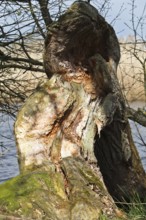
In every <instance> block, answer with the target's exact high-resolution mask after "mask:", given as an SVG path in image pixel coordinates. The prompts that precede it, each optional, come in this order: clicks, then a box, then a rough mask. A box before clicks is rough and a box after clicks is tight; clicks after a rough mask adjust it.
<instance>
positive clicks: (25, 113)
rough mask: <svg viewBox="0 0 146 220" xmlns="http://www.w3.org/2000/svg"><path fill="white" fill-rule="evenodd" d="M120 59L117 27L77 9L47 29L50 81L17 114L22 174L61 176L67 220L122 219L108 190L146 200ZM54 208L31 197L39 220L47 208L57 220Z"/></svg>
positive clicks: (89, 9) (82, 6) (83, 6)
mask: <svg viewBox="0 0 146 220" xmlns="http://www.w3.org/2000/svg"><path fill="white" fill-rule="evenodd" d="M119 59H120V49H119V44H118V40H117V37H116V35H115V32H114V30H113V28H112V27H111V26H110V25H109V24H107V22H106V21H105V20H104V18H102V17H101V16H100V15H99V13H98V11H97V10H96V9H95V8H94V7H93V6H91V5H89V4H88V3H86V2H82V1H81V2H80V1H78V2H75V3H74V4H73V5H72V6H71V7H70V8H69V9H68V11H67V12H66V13H65V14H63V15H62V16H61V17H60V18H59V20H58V21H57V22H54V23H52V24H51V25H50V26H49V30H48V36H47V38H46V41H45V52H44V66H45V70H46V73H47V75H48V77H49V78H50V79H49V80H48V81H47V82H46V83H45V84H44V85H42V86H40V87H38V88H37V89H36V91H35V92H34V93H33V94H32V95H31V96H30V97H29V98H28V100H27V101H26V102H25V104H24V106H23V107H22V109H21V110H20V112H19V114H18V117H17V120H16V123H15V136H16V141H17V147H18V154H19V162H20V169H21V173H22V175H25V172H27V173H28V172H30V174H31V175H33V173H34V172H35V173H37V170H38V169H43V170H41V172H43V171H44V170H46V169H47V172H48V175H47V177H46V178H50V176H51V177H52V179H51V180H50V181H51V183H53V184H55V181H56V179H54V178H55V176H56V175H60V177H59V178H60V179H61V182H60V183H59V184H60V185H61V186H62V184H63V188H60V190H61V189H62V192H63V194H61V199H60V200H59V196H58V195H59V191H57V196H56V197H54V198H58V201H60V202H59V205H60V204H61V202H62V199H63V201H64V206H63V207H65V206H66V209H65V211H62V213H64V218H63V219H84V220H85V219H94V218H95V219H100V216H101V214H106V216H108V217H109V218H112V219H113V218H114V217H115V218H116V219H117V216H118V215H119V212H118V211H117V208H116V206H115V205H114V201H113V200H112V198H111V196H110V195H109V194H108V192H107V189H108V191H109V192H110V194H111V195H112V196H113V197H114V198H115V199H118V200H120V201H121V200H122V199H123V197H124V198H126V197H129V196H132V195H133V194H134V193H138V194H139V195H140V196H142V195H145V189H146V178H145V172H144V170H143V167H142V165H141V161H140V158H139V155H138V153H137V150H136V148H135V145H134V143H133V141H132V137H131V131H130V127H129V123H128V119H127V117H126V110H125V109H126V108H125V102H124V99H123V96H122V93H121V90H120V87H119V83H118V80H117V76H116V70H117V65H118V62H119ZM85 161H86V162H85ZM50 164H51V165H50ZM52 164H53V165H52ZM46 166H47V168H46ZM52 166H53V173H54V177H53V174H52V173H50V172H52V171H50V169H51V167H52ZM40 167H43V168H40ZM44 167H45V168H44ZM97 167H98V168H100V170H99V169H97ZM100 171H101V172H100ZM102 176H103V179H104V182H105V185H106V187H107V189H106V187H105V186H104V183H103V181H102ZM26 178H27V177H25V179H26ZM44 181H45V180H44V179H42V182H41V183H42V184H41V186H42V188H43V189H45V188H44ZM16 182H17V181H16ZM18 182H19V180H18ZM24 182H25V181H23V183H24ZM53 184H52V185H53ZM10 185H11V184H10ZM24 186H25V184H24ZM47 186H48V185H47ZM28 189H29V187H28ZM47 190H48V188H47ZM53 192H54V194H55V195H56V191H53ZM29 193H30V194H31V190H30V191H29ZM41 193H43V191H42V192H41ZM41 195H42V197H41V198H45V196H44V195H43V194H41ZM49 195H50V194H49ZM103 195H105V197H104V196H103ZM16 196H17V195H16ZM51 196H52V194H51V195H50V197H51ZM103 197H104V198H103ZM0 198H1V197H0ZM2 198H4V197H2ZM29 198H30V197H29ZM51 198H52V197H51ZM15 199H16V197H15ZM45 199H46V198H45ZM0 201H1V200H0ZM20 201H21V200H20ZM53 201H54V200H53V199H52V203H50V201H48V202H47V203H45V205H44V207H42V206H41V203H42V199H40V198H38V197H37V200H36V199H35V197H33V200H32V202H30V203H31V205H30V206H31V207H35V205H37V206H39V211H38V213H39V212H40V213H41V214H40V215H41V217H40V219H41V218H42V213H43V211H44V210H43V208H44V209H45V211H44V212H45V213H47V214H46V216H49V217H52V213H51V212H50V210H51V208H50V207H53V206H49V204H51V205H52V204H53ZM21 202H22V201H21ZM8 204H9V203H8ZM94 204H96V205H94ZM27 206H28V204H27ZM78 207H80V209H78ZM82 207H83V209H82ZM84 207H86V210H87V212H86V213H85V212H84ZM20 209H21V211H22V210H23V208H20ZM28 209H29V210H31V208H29V207H28ZM32 209H33V208H32ZM6 210H8V209H7V208H6ZM54 210H55V211H54ZM61 210H62V209H61ZM95 210H96V211H95ZM97 210H98V211H97ZM102 210H103V212H102ZM52 212H53V213H56V214H54V216H56V217H54V218H52V219H53V220H54V219H60V213H61V212H59V214H57V209H53V211H52ZM93 214H94V215H93ZM28 216H29V217H32V216H30V215H28ZM91 216H92V218H91ZM49 217H48V218H49ZM93 217H94V218H93ZM61 218H62V215H61ZM46 219H47V218H46Z"/></svg>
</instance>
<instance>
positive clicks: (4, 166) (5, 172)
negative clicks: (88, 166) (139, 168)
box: [0, 102, 146, 183]
mask: <svg viewBox="0 0 146 220" xmlns="http://www.w3.org/2000/svg"><path fill="white" fill-rule="evenodd" d="M143 105H144V103H142V102H133V103H131V106H132V107H133V108H135V109H136V108H138V107H142V106H143ZM130 124H131V127H132V133H133V139H134V141H135V143H136V146H137V149H138V152H139V155H140V157H141V160H142V163H143V166H144V169H145V170H146V145H145V146H144V144H143V142H146V128H145V127H143V126H141V125H138V124H137V123H134V122H133V121H130ZM13 125H14V120H13V119H12V118H11V117H10V116H8V115H4V114H1V115H0V183H2V182H4V181H6V180H8V179H10V178H12V177H14V176H17V175H18V174H19V166H18V161H17V151H16V147H15V139H14V135H13ZM139 134H140V135H141V136H140V135H139Z"/></svg>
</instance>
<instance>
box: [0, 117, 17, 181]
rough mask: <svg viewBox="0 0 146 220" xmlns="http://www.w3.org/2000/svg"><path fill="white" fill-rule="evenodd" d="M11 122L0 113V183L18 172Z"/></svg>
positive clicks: (11, 120) (10, 119)
mask: <svg viewBox="0 0 146 220" xmlns="http://www.w3.org/2000/svg"><path fill="white" fill-rule="evenodd" d="M13 124H14V120H13V119H12V118H11V117H10V116H8V115H4V114H0V183H2V182H4V181H6V180H8V179H10V178H12V177H14V176H17V175H18V174H19V166H18V161H17V151H16V147H15V139H14V135H13Z"/></svg>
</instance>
